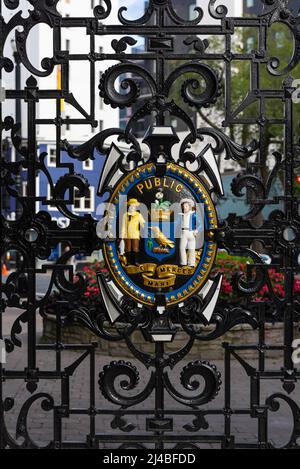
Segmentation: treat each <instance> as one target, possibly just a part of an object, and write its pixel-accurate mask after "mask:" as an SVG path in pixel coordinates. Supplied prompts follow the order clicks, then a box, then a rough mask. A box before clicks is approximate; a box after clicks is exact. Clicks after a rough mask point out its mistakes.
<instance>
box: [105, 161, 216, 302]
mask: <svg viewBox="0 0 300 469" xmlns="http://www.w3.org/2000/svg"><path fill="white" fill-rule="evenodd" d="M108 206H109V209H108V212H107V217H108V219H109V229H110V230H111V231H112V232H114V233H116V235H113V234H112V235H111V238H110V237H108V238H106V240H105V242H104V248H103V252H104V257H105V260H106V263H107V266H108V269H109V271H110V273H111V275H112V277H113V279H114V280H115V282H116V283H117V285H118V286H119V288H120V289H121V290H122V291H123V293H124V294H125V295H129V296H131V297H132V298H134V299H135V300H136V301H138V302H140V303H143V304H146V305H150V306H151V305H152V306H154V305H155V304H156V301H157V295H158V294H160V295H164V298H165V304H166V305H167V306H168V305H175V304H178V303H181V302H183V301H184V300H185V299H187V298H188V297H190V296H191V295H193V294H195V293H197V292H198V291H199V290H200V289H201V287H202V286H203V284H204V283H205V282H206V280H207V278H208V275H209V273H210V271H211V269H212V267H213V264H214V260H215V256H216V252H217V245H216V243H215V241H214V240H213V237H214V233H213V230H215V229H216V228H217V226H218V222H217V214H216V210H215V207H214V203H213V201H212V199H211V197H210V194H209V191H208V190H207V188H206V187H205V184H204V182H203V181H201V180H200V179H198V178H197V177H195V176H194V175H193V174H192V173H190V172H189V171H187V170H186V169H184V168H182V167H181V166H178V165H176V164H174V163H168V164H167V167H166V171H165V173H164V175H163V176H159V171H157V166H156V164H155V163H149V164H145V165H143V166H140V167H139V168H137V169H136V170H134V171H133V172H131V173H130V174H128V175H127V176H125V177H124V178H123V179H122V180H121V181H120V183H119V185H118V186H117V187H116V189H115V190H114V192H113V193H112V195H111V197H110V200H109V204H108Z"/></svg>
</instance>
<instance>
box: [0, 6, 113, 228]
mask: <svg viewBox="0 0 300 469" xmlns="http://www.w3.org/2000/svg"><path fill="white" fill-rule="evenodd" d="M2 3H3V2H2ZM99 3H101V1H99V0H84V1H82V0H60V2H59V3H58V9H59V11H60V12H61V14H62V16H63V17H68V16H70V17H80V16H83V17H92V16H93V9H94V7H95V6H97V5H99ZM20 8H21V9H22V15H23V17H24V16H25V17H26V16H27V15H28V10H30V9H32V6H31V5H30V4H29V3H28V2H27V1H26V0H20ZM15 13H16V10H9V9H7V8H6V7H4V6H3V11H2V14H3V17H4V19H5V21H9V19H10V18H11V17H12V16H13V15H15ZM107 21H108V20H107ZM109 21H110V22H112V23H115V22H117V8H114V10H113V14H112V16H111V17H110V19H109ZM52 34H53V33H52V29H51V28H49V27H48V26H45V25H42V24H39V25H37V26H36V27H34V28H33V29H32V31H31V33H30V35H29V38H28V42H27V51H28V56H29V59H30V61H31V63H32V64H33V65H34V67H36V68H38V69H39V70H42V67H41V61H42V59H43V58H44V57H52V56H53V50H52V41H53V40H52ZM14 36H15V34H14V31H13V32H12V33H11V35H10V37H9V38H8V40H7V42H6V46H5V50H4V55H5V56H7V57H9V58H11V59H12V60H13V61H14V60H15V58H14V52H16V47H15V44H14ZM61 50H62V51H64V52H65V53H68V54H69V56H70V57H71V62H70V69H69V89H70V90H71V92H72V93H73V95H74V98H75V100H76V101H77V102H78V104H79V106H80V107H81V108H82V109H83V110H84V111H85V112H86V113H87V114H89V115H91V116H92V115H93V105H92V100H91V93H93V94H94V97H95V103H94V115H95V123H97V127H93V126H91V125H87V124H82V125H72V122H73V121H74V120H78V119H81V118H83V116H82V115H81V113H80V112H79V111H78V110H76V109H75V108H74V107H73V106H72V105H70V104H68V103H67V102H65V101H63V100H61V104H60V107H61V118H62V119H64V125H63V126H62V127H61V139H62V140H63V139H67V140H68V142H69V143H70V144H72V145H75V146H76V145H80V144H81V143H83V142H85V141H87V140H88V139H90V138H91V137H92V136H93V134H95V133H97V132H99V131H100V130H102V129H104V128H111V127H119V110H118V109H112V108H111V107H110V106H107V105H104V103H103V99H102V98H100V96H99V90H98V85H99V81H100V78H101V74H102V73H103V72H104V71H105V70H106V69H107V68H108V67H109V66H111V65H112V64H113V63H114V62H112V61H108V60H104V61H97V62H96V64H95V83H94V86H95V88H94V90H92V89H91V88H90V76H91V73H92V72H91V67H90V63H89V61H88V60H85V61H82V60H78V59H77V58H78V57H79V56H80V55H81V54H85V55H88V54H89V52H90V38H89V36H87V35H86V31H85V29H82V28H63V29H62V37H61ZM94 51H95V52H96V53H98V54H105V53H112V52H113V49H112V47H111V39H110V38H109V37H107V36H105V37H96V39H95V50H94ZM19 75H20V76H19V81H20V83H19V86H20V88H21V89H23V88H24V87H25V86H26V80H27V79H28V78H29V76H30V75H31V73H30V72H29V71H28V70H27V69H26V68H25V67H24V66H23V65H22V64H21V65H20V74H19ZM35 78H36V79H37V82H38V86H39V88H40V89H60V86H61V73H60V67H59V66H56V67H55V70H54V71H53V73H52V74H51V75H50V76H48V77H42V78H39V77H36V76H35ZM1 85H2V88H4V89H5V90H9V89H16V72H15V71H13V72H12V73H5V72H4V73H3V80H2V84H1ZM16 112H17V111H16V109H15V103H14V101H13V100H11V101H10V100H8V99H5V101H4V103H3V118H5V117H6V116H12V117H13V118H14V119H15V121H18V120H19V121H21V123H22V127H21V136H22V139H23V140H24V143H26V140H27V106H26V103H24V102H23V101H22V102H20V115H19V117H16ZM56 117H57V114H56V101H55V100H53V99H52V100H40V102H39V103H38V104H37V119H38V122H39V125H38V126H37V140H38V152H39V153H42V152H46V153H47V154H48V156H47V165H48V168H49V172H50V174H51V176H52V177H53V182H54V183H55V182H56V180H57V178H58V177H59V176H61V175H62V174H63V171H64V170H63V168H62V169H61V168H59V166H60V164H59V165H57V166H58V167H56V162H57V161H58V160H57V151H58V148H57V147H56V126H55V119H56ZM2 150H3V152H5V155H6V158H7V159H8V160H12V161H14V160H15V159H16V158H17V157H18V156H17V155H16V152H15V149H14V148H13V147H12V145H11V143H10V140H9V135H7V138H6V139H5V141H4V145H3V148H2ZM58 156H60V162H61V163H62V164H63V163H66V162H67V161H68V162H69V163H70V162H72V163H73V164H74V171H75V172H78V173H79V174H82V175H83V176H85V177H86V178H87V179H88V180H89V181H90V182H91V186H92V188H91V194H90V197H83V198H81V199H80V200H78V199H76V198H75V201H74V206H73V211H74V212H75V213H78V214H82V215H84V214H85V213H91V214H94V213H95V207H96V206H97V198H95V194H96V190H95V187H96V185H97V181H96V180H97V178H99V174H100V171H101V168H102V165H103V162H104V159H103V155H100V154H95V155H94V156H95V160H92V159H91V160H88V161H87V162H85V163H82V162H80V163H78V162H77V161H75V160H70V158H68V157H67V154H66V153H65V152H63V151H61V153H60V155H58ZM19 186H20V187H19V191H20V193H21V194H22V195H23V196H25V195H26V171H23V172H22V174H21V181H20V184H19ZM36 193H37V195H38V196H39V197H46V198H47V200H48V201H50V200H51V193H50V191H49V184H48V182H47V180H46V178H45V176H43V175H42V174H37V182H36ZM3 195H4V202H5V203H4V209H5V212H6V217H7V218H8V219H12V220H13V219H15V217H16V206H15V201H14V200H12V199H11V198H9V197H8V196H7V194H3ZM37 209H39V210H45V211H48V212H49V213H50V214H51V216H52V217H54V218H59V223H61V224H64V223H67V220H66V219H63V217H62V215H60V214H59V213H58V211H57V209H56V208H55V207H52V206H51V205H50V204H45V205H42V204H41V203H39V204H38V207H37Z"/></svg>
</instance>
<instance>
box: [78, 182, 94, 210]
mask: <svg viewBox="0 0 300 469" xmlns="http://www.w3.org/2000/svg"><path fill="white" fill-rule="evenodd" d="M94 191H95V189H94V187H89V193H88V195H86V196H83V197H80V195H79V191H78V189H76V188H75V189H74V199H73V200H74V203H73V209H74V210H76V211H79V212H93V211H94V205H95V204H94Z"/></svg>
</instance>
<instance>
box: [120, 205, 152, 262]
mask: <svg viewBox="0 0 300 469" xmlns="http://www.w3.org/2000/svg"><path fill="white" fill-rule="evenodd" d="M127 205H128V210H127V213H125V214H124V215H123V218H122V227H121V243H120V254H121V255H124V254H126V259H127V262H128V263H129V264H135V265H138V264H139V259H138V257H139V252H140V239H141V228H144V226H145V223H146V222H145V220H144V218H143V216H142V215H141V213H140V212H138V211H137V209H138V207H139V205H140V202H139V201H138V200H137V199H130V200H129V201H128V202H127Z"/></svg>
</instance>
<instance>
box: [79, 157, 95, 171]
mask: <svg viewBox="0 0 300 469" xmlns="http://www.w3.org/2000/svg"><path fill="white" fill-rule="evenodd" d="M93 166H94V165H93V160H91V159H88V160H86V161H84V162H83V165H82V167H83V169H84V170H85V171H93Z"/></svg>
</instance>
